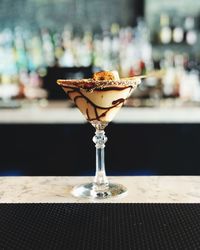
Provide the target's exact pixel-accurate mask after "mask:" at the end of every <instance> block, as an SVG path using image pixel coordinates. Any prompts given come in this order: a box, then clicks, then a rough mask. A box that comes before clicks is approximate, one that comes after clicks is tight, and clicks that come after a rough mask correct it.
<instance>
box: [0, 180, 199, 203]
mask: <svg viewBox="0 0 200 250" xmlns="http://www.w3.org/2000/svg"><path fill="white" fill-rule="evenodd" d="M109 180H110V181H112V182H116V183H121V184H123V185H125V186H126V187H127V188H128V194H127V195H126V196H125V197H123V198H109V199H105V200H92V199H80V198H75V197H73V196H72V195H71V194H70V191H71V189H72V187H73V186H74V185H77V184H81V183H85V182H88V181H92V177H71V176H68V177H59V176H58V177H0V203H41V202H42V203H70V202H71V203H78V202H83V203H86V202H91V203H94V202H100V203H101V202H108V203H200V176H137V177H136V176H135V177H130V176H129V177H124V176H123V177H109Z"/></svg>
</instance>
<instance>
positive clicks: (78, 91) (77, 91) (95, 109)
mask: <svg viewBox="0 0 200 250" xmlns="http://www.w3.org/2000/svg"><path fill="white" fill-rule="evenodd" d="M62 87H63V88H64V89H65V88H67V89H71V90H67V93H68V95H69V97H70V98H71V96H70V94H71V93H78V94H79V95H78V96H75V97H74V99H73V101H74V103H75V104H76V105H77V100H78V99H80V98H83V99H85V100H86V102H87V103H89V104H91V106H92V107H93V108H94V112H95V116H96V117H95V118H91V117H90V115H89V111H88V108H87V109H86V115H87V120H88V121H95V120H97V121H100V118H102V117H104V116H106V114H107V113H108V112H109V111H110V110H111V109H112V108H115V107H117V106H119V105H122V104H123V103H124V101H125V99H124V98H120V99H117V100H115V101H113V102H112V104H113V105H112V106H110V107H101V106H98V105H96V104H94V103H93V102H92V101H91V100H90V99H89V98H87V97H86V96H85V95H84V94H83V93H82V92H81V91H80V89H79V88H76V87H71V86H70V87H66V86H62ZM128 88H130V92H131V90H132V88H133V86H126V87H120V88H119V87H107V88H103V89H96V90H100V91H107V90H115V91H120V90H124V89H128ZM130 92H129V93H130ZM71 99H72V98H71ZM97 109H101V110H106V111H105V112H103V113H102V114H101V115H99V114H98V110H97Z"/></svg>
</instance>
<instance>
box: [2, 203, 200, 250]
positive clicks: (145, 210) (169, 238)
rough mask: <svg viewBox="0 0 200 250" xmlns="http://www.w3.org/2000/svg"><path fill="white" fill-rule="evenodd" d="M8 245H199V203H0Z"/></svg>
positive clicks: (5, 249)
mask: <svg viewBox="0 0 200 250" xmlns="http://www.w3.org/2000/svg"><path fill="white" fill-rule="evenodd" d="M10 249H11V250H15V249H16V250H18V249H19V250H23V249H27V250H31V249H35V250H43V249H45V250H46V249H47V250H54V249H55V250H60V249H63V250H68V249H69V250H73V249H75V250H78V249H81V250H82V249H92V250H96V249H109V250H112V249H113V250H115V249H116V250H117V249H122V250H126V249H137V250H138V249H154V250H155V249H159V250H160V249H200V205H199V204H196V205H195V204H1V205H0V250H10Z"/></svg>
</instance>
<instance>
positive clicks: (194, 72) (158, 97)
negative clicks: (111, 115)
mask: <svg viewBox="0 0 200 250" xmlns="http://www.w3.org/2000/svg"><path fill="white" fill-rule="evenodd" d="M99 70H118V72H119V74H120V76H121V77H128V76H134V75H140V74H147V75H148V76H149V77H148V78H147V79H145V80H144V81H143V82H142V84H141V85H140V87H139V88H138V89H137V91H135V92H134V93H133V95H132V96H131V97H130V98H129V100H127V102H126V104H125V107H124V108H123V109H121V111H120V113H119V114H118V115H117V117H116V119H115V120H114V121H113V123H111V124H110V125H109V126H108V127H107V129H106V133H107V136H108V139H109V140H108V142H107V144H106V168H107V172H108V174H111V175H198V174H200V170H199V166H200V159H199V151H200V1H198V0H179V1H178V0H168V1H165V0H162V1H160V0H124V1H120V0H17V1H15V2H13V1H12V0H1V1H0V152H1V153H0V175H93V174H94V170H95V147H94V145H93V142H92V137H93V134H94V129H93V128H92V127H91V125H89V124H87V123H86V122H85V120H84V118H83V117H82V115H81V114H80V113H79V111H78V110H77V109H76V108H75V107H74V106H73V104H72V103H71V102H70V100H69V99H68V98H67V97H66V95H65V93H64V91H63V90H62V89H61V88H60V87H59V86H57V85H56V79H58V78H83V77H84V78H88V77H91V75H92V74H93V72H95V71H99Z"/></svg>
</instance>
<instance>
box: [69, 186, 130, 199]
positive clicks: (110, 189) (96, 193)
mask: <svg viewBox="0 0 200 250" xmlns="http://www.w3.org/2000/svg"><path fill="white" fill-rule="evenodd" d="M71 193H72V195H74V196H75V197H80V198H96V199H105V198H112V197H122V196H124V195H126V194H127V188H126V187H124V186H123V185H121V184H115V183H109V184H108V186H107V187H106V189H104V190H98V189H97V188H96V186H95V185H94V184H93V183H87V184H81V185H79V186H75V187H74V188H73V190H72V192H71Z"/></svg>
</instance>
